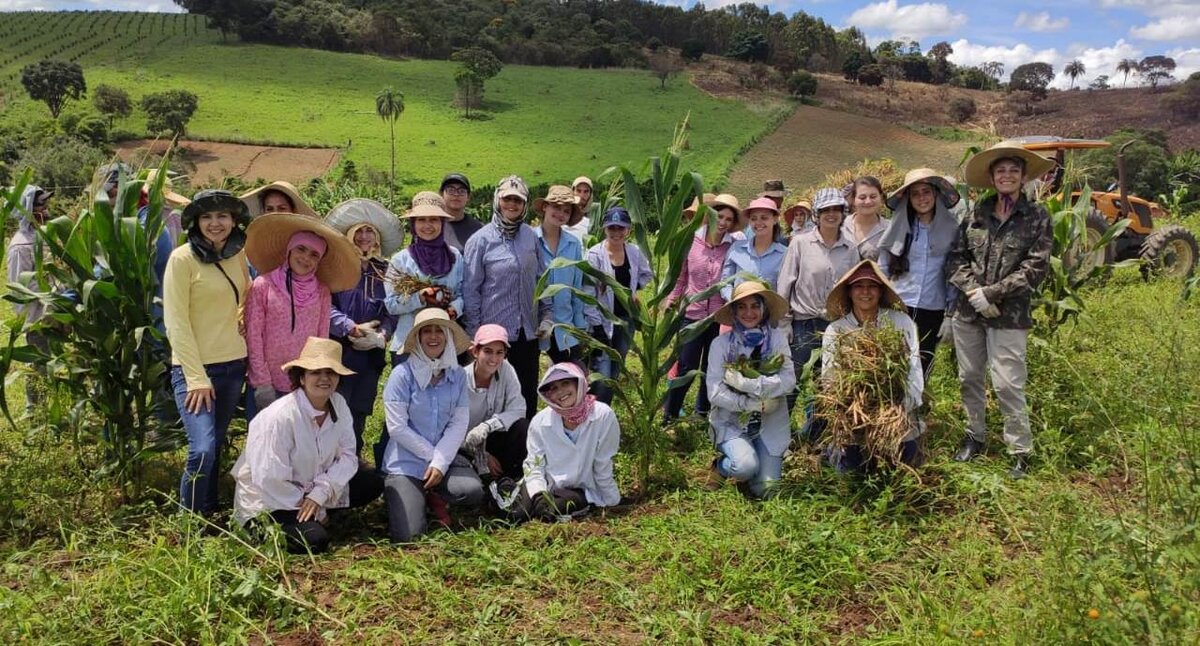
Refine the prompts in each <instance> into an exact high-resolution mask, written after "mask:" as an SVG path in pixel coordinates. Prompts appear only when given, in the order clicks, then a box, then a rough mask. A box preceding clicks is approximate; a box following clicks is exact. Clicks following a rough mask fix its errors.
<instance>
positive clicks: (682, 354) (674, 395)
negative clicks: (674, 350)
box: [666, 319, 720, 420]
mask: <svg viewBox="0 0 1200 646" xmlns="http://www.w3.org/2000/svg"><path fill="white" fill-rule="evenodd" d="M695 322H696V321H693V320H692V319H685V320H684V325H685V326H688V325H691V324H693V323H695ZM719 331H720V326H718V325H717V323H716V321H709V322H708V325H706V326H705V327H704V330H703V331H702V332H701V333H700V334H699V335H698V336H696V338H694V339H692V340H691V341H688V342H687V343H685V344H683V347H682V348H680V349H679V372H678V375H677V376H676V380H679V381H681V385H679V386H671V387H670V390H669V391H668V392H667V410H666V417H667V419H668V420H672V419H675V418H676V417H679V416H680V415H682V414H683V400H684V398H686V397H687V393H688V389H689V388H691V386H692V381H693V380H694V378H688V379H687V380H686V381H683V380H681V377H682V376H683V375H685V374H687V373H689V372H691V371H693V370H696V369H697V368H699V369H700V371H701V372H704V371H705V370H706V369H708V348H709V346H710V345H711V344H712V342H713V339H715V338H717V333H718V332H719ZM708 409H709V405H708V388H706V387H705V384H704V377H703V376H702V377H701V378H700V392H698V393H697V394H696V414H697V415H700V416H701V417H704V416H707V415H708Z"/></svg>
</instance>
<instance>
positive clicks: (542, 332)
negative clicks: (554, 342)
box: [533, 320, 554, 339]
mask: <svg viewBox="0 0 1200 646" xmlns="http://www.w3.org/2000/svg"><path fill="white" fill-rule="evenodd" d="M552 329H554V322H553V321H550V320H545V321H542V322H541V323H538V326H537V331H536V332H534V333H533V336H534V337H536V338H539V339H545V338H546V337H548V336H550V330H552Z"/></svg>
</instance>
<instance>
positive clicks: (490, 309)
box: [463, 175, 554, 417]
mask: <svg viewBox="0 0 1200 646" xmlns="http://www.w3.org/2000/svg"><path fill="white" fill-rule="evenodd" d="M528 202H529V188H528V187H527V186H526V185H525V180H523V179H521V178H520V177H517V176H516V175H510V176H508V177H505V178H504V179H501V180H500V181H499V182H497V184H496V192H495V194H494V195H493V197H492V221H491V222H489V223H488V224H486V225H484V227H483V228H482V229H480V230H479V233H476V234H475V235H473V236H471V239H470V240H468V241H467V250H466V252H465V253H464V254H463V256H464V264H465V265H466V267H465V271H464V274H463V306H464V308H465V311H464V312H463V319H464V322H465V324H466V327H467V331H468V332H470V333H474V332H475V330H477V329H479V326H480V325H483V324H485V323H495V324H497V325H501V326H503V327H504V329H505V330H508V343H509V350H508V361H509V363H511V364H512V367H513V370H516V371H517V376H518V377H520V379H521V394H522V395H523V396H524V397H525V414H526V415H527V416H529V417H532V416H533V413H534V412H535V411H536V410H537V376H538V360H539V357H540V349H539V345H538V341H539V340H540V339H542V337H545V336H546V335H547V334H549V333H550V330H551V328H552V327H553V325H554V324H553V323H552V322H551V321H550V301H549V300H548V299H541V300H535V299H534V290H535V289H536V288H537V281H538V277H540V276H541V275H542V274H543V273H545V271H546V263H545V262H544V261H543V259H542V254H541V253H540V252H539V251H538V238H537V234H536V233H534V231H533V228H532V227H530V226H529V225H528V224H525V214H526V206H527V205H528Z"/></svg>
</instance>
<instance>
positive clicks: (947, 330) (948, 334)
mask: <svg viewBox="0 0 1200 646" xmlns="http://www.w3.org/2000/svg"><path fill="white" fill-rule="evenodd" d="M937 336H938V341H940V342H942V343H953V342H954V319H953V318H951V316H950V315H949V314H947V315H946V316H944V317H943V318H942V327H940V328H938V331H937Z"/></svg>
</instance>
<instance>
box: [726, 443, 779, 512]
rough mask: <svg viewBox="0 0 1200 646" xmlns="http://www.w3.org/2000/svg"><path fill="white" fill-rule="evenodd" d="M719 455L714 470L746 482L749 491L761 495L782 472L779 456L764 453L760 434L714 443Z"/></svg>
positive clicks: (766, 492) (765, 449) (764, 493)
mask: <svg viewBox="0 0 1200 646" xmlns="http://www.w3.org/2000/svg"><path fill="white" fill-rule="evenodd" d="M717 449H718V450H720V451H721V454H722V457H721V458H719V459H718V460H717V473H720V474H721V475H722V476H724V477H726V478H733V479H734V480H737V481H738V482H749V483H750V492H751V493H753V494H754V495H755V496H757V497H759V498H762V497H764V496H766V495H767V494H768V493H769V492H768V489H769V488H770V486H771V485H772V484H774V483H776V482H779V479H780V478H781V477H782V476H783V456H780V457H775V456H773V455H771V454H770V453H767V447H766V446H765V445H763V442H762V438H760V437H756V438H754V439H753V440H749V439H747V438H745V437H735V438H733V439H732V440H726V441H725V442H722V443H721V444H720V445H718V446H717Z"/></svg>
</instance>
